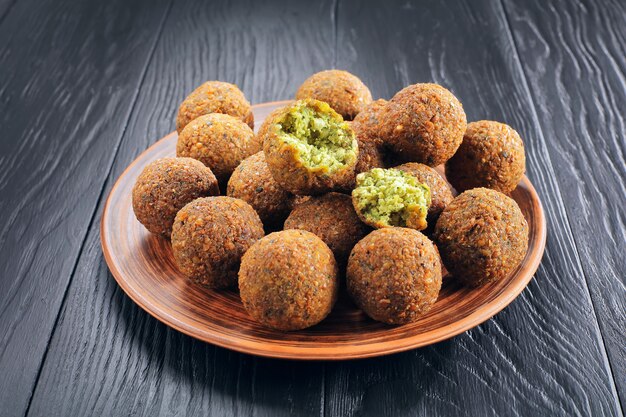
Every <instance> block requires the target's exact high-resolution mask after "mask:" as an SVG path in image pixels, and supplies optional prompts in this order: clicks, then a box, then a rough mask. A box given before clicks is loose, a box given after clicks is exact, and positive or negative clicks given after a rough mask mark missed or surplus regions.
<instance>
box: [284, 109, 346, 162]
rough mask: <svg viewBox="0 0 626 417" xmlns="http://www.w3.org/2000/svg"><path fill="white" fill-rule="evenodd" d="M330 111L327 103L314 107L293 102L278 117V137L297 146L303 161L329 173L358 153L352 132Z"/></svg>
mask: <svg viewBox="0 0 626 417" xmlns="http://www.w3.org/2000/svg"><path fill="white" fill-rule="evenodd" d="M332 112H333V110H332V109H331V108H330V106H328V105H327V104H326V103H320V106H319V109H316V108H314V107H312V106H310V105H308V104H307V103H303V102H296V104H294V105H293V106H292V108H291V110H290V111H289V112H288V113H287V114H285V115H284V116H283V118H282V119H281V120H279V121H278V125H279V127H280V130H279V137H280V138H281V139H282V140H283V141H284V142H285V143H287V144H289V145H290V146H293V147H294V148H295V149H296V150H297V152H298V153H297V158H298V159H299V161H300V162H301V163H302V165H304V166H305V167H306V168H308V169H315V170H317V169H321V170H322V171H326V172H327V173H329V174H332V173H333V172H335V171H337V170H339V169H340V168H343V167H345V166H346V165H350V164H352V163H354V162H355V161H356V157H357V145H356V140H355V138H354V132H353V131H352V129H351V128H350V126H349V125H348V123H346V122H344V121H343V120H342V119H341V117H337V115H335V117H333V114H332Z"/></svg>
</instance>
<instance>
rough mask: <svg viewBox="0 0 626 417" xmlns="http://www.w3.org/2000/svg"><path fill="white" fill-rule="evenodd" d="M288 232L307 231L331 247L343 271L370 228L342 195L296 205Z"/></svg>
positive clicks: (325, 195) (291, 215)
mask: <svg viewBox="0 0 626 417" xmlns="http://www.w3.org/2000/svg"><path fill="white" fill-rule="evenodd" d="M285 229H300V230H307V231H309V232H311V233H313V234H315V235H316V236H318V237H319V238H320V239H322V240H323V241H324V243H326V244H327V245H328V247H329V248H330V249H331V250H332V251H333V254H334V255H335V259H336V260H337V263H338V264H339V266H340V267H342V266H345V264H346V262H347V260H348V255H349V254H350V251H351V250H352V248H353V247H354V245H355V244H356V243H357V242H358V241H359V240H361V239H362V238H363V237H364V236H365V235H366V234H367V233H368V232H369V231H370V228H369V227H368V226H367V225H365V224H364V223H363V222H362V221H361V220H360V219H359V216H357V214H356V213H355V211H354V208H353V207H352V199H351V198H350V197H349V196H347V195H345V194H339V193H328V194H324V195H322V196H319V197H311V198H310V199H309V200H307V201H305V202H304V203H302V204H299V205H297V206H296V207H295V208H294V209H293V211H292V212H291V214H290V215H289V217H287V220H285Z"/></svg>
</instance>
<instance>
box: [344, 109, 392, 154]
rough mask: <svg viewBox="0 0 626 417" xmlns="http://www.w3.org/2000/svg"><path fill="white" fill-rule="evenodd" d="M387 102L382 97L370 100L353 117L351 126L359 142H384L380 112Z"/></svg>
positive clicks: (378, 144) (376, 143)
mask: <svg viewBox="0 0 626 417" xmlns="http://www.w3.org/2000/svg"><path fill="white" fill-rule="evenodd" d="M387 103H388V101H387V100H384V99H382V98H381V99H378V100H376V101H372V102H371V103H370V104H369V105H368V106H367V107H365V108H364V109H363V111H362V112H360V113H359V114H358V115H357V116H356V117H355V118H354V120H353V121H352V124H351V126H352V130H354V133H355V134H356V137H357V139H359V144H360V143H361V142H360V141H367V142H372V143H374V144H375V145H376V146H380V145H382V144H383V143H384V140H383V137H382V135H381V133H382V125H381V114H382V111H383V109H384V108H385V106H387Z"/></svg>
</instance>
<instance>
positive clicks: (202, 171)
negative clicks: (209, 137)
mask: <svg viewBox="0 0 626 417" xmlns="http://www.w3.org/2000/svg"><path fill="white" fill-rule="evenodd" d="M219 193H220V190H219V188H218V186H217V179H216V178H215V175H213V173H212V172H211V169H210V168H207V167H206V166H204V165H203V164H202V163H201V162H199V161H196V160H195V159H192V158H161V159H157V160H156V161H153V162H151V163H150V164H148V165H147V166H146V167H145V168H144V169H143V171H142V172H141V174H139V177H138V178H137V181H136V182H135V185H134V186H133V194H132V200H133V211H134V212H135V216H136V217H137V220H139V222H140V223H141V224H143V225H144V226H145V228H146V229H148V231H150V232H151V233H155V234H158V235H163V236H164V237H166V238H168V239H169V238H170V234H171V233H172V224H173V223H174V217H176V213H178V210H180V209H181V208H183V207H184V206H185V204H187V203H189V202H190V201H192V200H195V199H196V198H199V197H206V196H211V195H219Z"/></svg>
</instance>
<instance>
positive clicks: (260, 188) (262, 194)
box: [227, 152, 293, 225]
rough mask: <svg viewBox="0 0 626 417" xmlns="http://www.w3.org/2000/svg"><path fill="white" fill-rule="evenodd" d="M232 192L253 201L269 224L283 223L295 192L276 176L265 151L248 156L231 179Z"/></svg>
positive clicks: (230, 193) (260, 215)
mask: <svg viewBox="0 0 626 417" xmlns="http://www.w3.org/2000/svg"><path fill="white" fill-rule="evenodd" d="M227 188H228V191H227V193H228V195H229V196H231V197H235V198H240V199H242V200H244V201H245V202H247V203H248V204H250V205H251V206H252V208H254V210H256V212H257V213H258V215H259V217H260V218H261V221H263V223H264V224H265V225H277V224H281V223H282V222H283V220H284V219H285V218H286V217H287V215H288V214H289V210H290V209H291V199H292V198H293V196H292V194H291V193H289V192H287V191H286V190H285V189H283V188H282V187H281V186H280V185H278V183H277V182H276V181H275V180H274V177H272V174H271V172H270V169H269V167H268V166H267V163H266V162H265V154H263V152H258V153H256V154H254V155H252V156H249V157H247V158H246V159H244V160H243V161H242V162H241V164H239V166H238V167H237V168H236V169H235V171H234V172H233V175H232V176H231V177H230V180H228V187H227Z"/></svg>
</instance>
